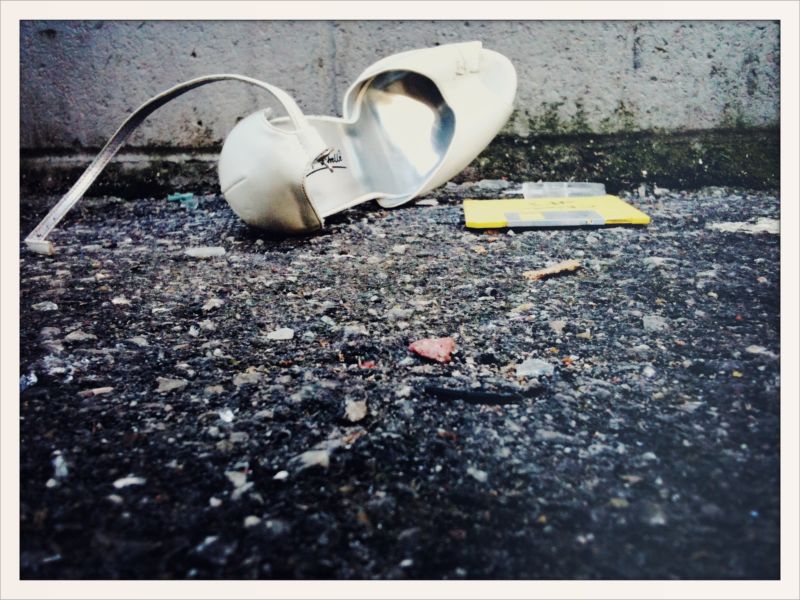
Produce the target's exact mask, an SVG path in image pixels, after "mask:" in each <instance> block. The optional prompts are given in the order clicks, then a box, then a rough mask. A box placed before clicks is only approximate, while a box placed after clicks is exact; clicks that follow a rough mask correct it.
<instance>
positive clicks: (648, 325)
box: [642, 315, 669, 331]
mask: <svg viewBox="0 0 800 600" xmlns="http://www.w3.org/2000/svg"><path fill="white" fill-rule="evenodd" d="M642 326H643V327H644V329H645V331H664V330H665V329H668V328H669V324H668V323H667V320H666V319H665V318H664V317H661V316H659V315H645V316H644V317H642Z"/></svg>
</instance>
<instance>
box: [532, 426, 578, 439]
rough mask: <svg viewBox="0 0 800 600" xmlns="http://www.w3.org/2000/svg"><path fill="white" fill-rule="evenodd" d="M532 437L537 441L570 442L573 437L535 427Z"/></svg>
mask: <svg viewBox="0 0 800 600" xmlns="http://www.w3.org/2000/svg"><path fill="white" fill-rule="evenodd" d="M534 439H536V441H539V442H572V441H574V439H575V438H573V437H572V436H571V435H567V434H565V433H560V432H558V431H552V430H550V429H537V430H536V434H535V435H534Z"/></svg>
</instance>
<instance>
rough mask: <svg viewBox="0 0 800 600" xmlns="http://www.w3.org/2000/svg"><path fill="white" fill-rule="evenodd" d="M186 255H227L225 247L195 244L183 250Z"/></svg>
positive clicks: (209, 256)
mask: <svg viewBox="0 0 800 600" xmlns="http://www.w3.org/2000/svg"><path fill="white" fill-rule="evenodd" d="M183 252H184V254H186V256H191V257H192V258H211V257H214V256H225V248H223V247H222V246H194V247H192V248H187V249H186V250H184V251H183Z"/></svg>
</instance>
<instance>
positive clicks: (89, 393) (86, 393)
mask: <svg viewBox="0 0 800 600" xmlns="http://www.w3.org/2000/svg"><path fill="white" fill-rule="evenodd" d="M113 391H114V388H113V387H111V386H105V387H99V388H92V389H91V390H83V391H82V392H79V395H80V396H81V397H82V398H91V397H93V396H100V395H102V394H109V393H111V392H113Z"/></svg>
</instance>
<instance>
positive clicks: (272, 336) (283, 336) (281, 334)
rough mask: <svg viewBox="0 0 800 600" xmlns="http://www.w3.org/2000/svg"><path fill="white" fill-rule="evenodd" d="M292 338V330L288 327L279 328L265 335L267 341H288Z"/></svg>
mask: <svg viewBox="0 0 800 600" xmlns="http://www.w3.org/2000/svg"><path fill="white" fill-rule="evenodd" d="M293 337H294V329H289V328H288V327H281V328H280V329H276V330H275V331H270V332H269V333H268V334H267V339H268V340H290V339H292V338H293Z"/></svg>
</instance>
